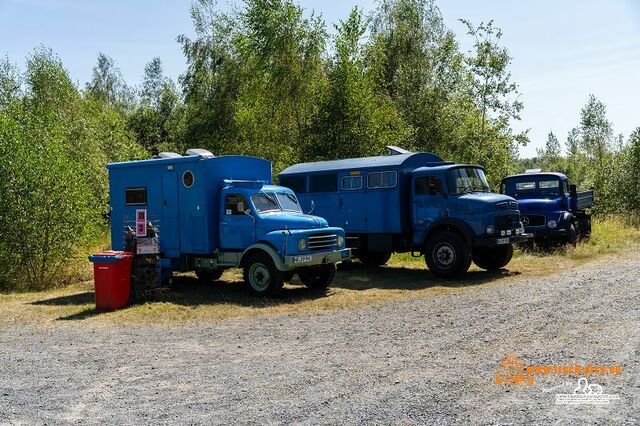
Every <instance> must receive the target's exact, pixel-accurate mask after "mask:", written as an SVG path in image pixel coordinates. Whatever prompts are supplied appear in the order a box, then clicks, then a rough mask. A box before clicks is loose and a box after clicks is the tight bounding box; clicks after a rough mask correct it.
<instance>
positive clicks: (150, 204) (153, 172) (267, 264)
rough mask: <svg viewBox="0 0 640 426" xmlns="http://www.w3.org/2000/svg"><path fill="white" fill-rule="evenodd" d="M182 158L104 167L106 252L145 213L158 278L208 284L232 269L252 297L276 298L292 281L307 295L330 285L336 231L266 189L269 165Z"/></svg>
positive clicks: (291, 196) (340, 248)
mask: <svg viewBox="0 0 640 426" xmlns="http://www.w3.org/2000/svg"><path fill="white" fill-rule="evenodd" d="M187 154H190V155H186V156H181V155H178V154H175V153H162V154H161V158H155V159H149V160H142V161H131V162H123V163H113V164H109V165H108V166H107V167H108V171H109V184H110V189H109V194H110V203H111V215H110V217H111V244H112V247H113V249H114V250H123V249H124V248H125V232H126V229H127V228H128V227H130V226H132V225H133V224H134V223H135V218H136V211H137V210H139V209H145V210H146V211H147V212H146V213H147V217H148V220H149V221H150V222H151V223H152V224H153V225H154V226H155V227H156V228H157V229H158V233H159V250H160V257H161V262H160V263H161V265H162V268H163V276H164V275H166V273H167V272H168V273H169V274H171V273H172V272H173V271H181V272H186V271H195V272H196V274H197V275H198V277H199V278H201V279H203V280H211V281H213V280H214V279H217V278H219V277H220V276H221V275H222V272H223V271H224V270H225V269H229V268H236V267H239V268H243V270H244V280H245V282H246V283H247V284H248V285H249V288H250V289H251V290H252V291H253V293H255V294H258V295H267V294H275V293H277V292H278V291H279V290H280V289H281V287H282V285H283V282H284V281H286V280H288V279H290V278H291V277H292V276H293V274H294V273H297V274H298V276H299V277H300V280H301V281H302V282H303V284H305V285H306V286H308V287H312V288H325V287H326V286H327V285H329V284H330V283H331V281H332V280H333V278H334V276H335V265H336V263H339V262H341V261H342V260H344V259H348V258H349V257H350V250H349V249H347V248H345V247H344V246H345V238H344V230H342V229H341V228H337V227H330V226H328V223H327V221H326V220H325V219H323V218H321V217H318V216H311V215H308V214H304V213H303V212H302V210H301V208H300V204H299V202H298V199H297V197H296V195H295V193H294V192H293V191H291V190H290V189H288V188H284V187H280V186H275V185H272V184H271V176H272V174H271V163H270V162H269V161H266V160H262V159H259V158H253V157H245V156H237V155H230V156H220V157H215V156H213V155H212V154H211V153H209V152H208V151H205V150H189V151H187Z"/></svg>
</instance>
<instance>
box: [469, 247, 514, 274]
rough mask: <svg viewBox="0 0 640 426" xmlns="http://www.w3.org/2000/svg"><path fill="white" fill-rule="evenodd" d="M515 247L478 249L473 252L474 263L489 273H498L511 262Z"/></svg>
mask: <svg viewBox="0 0 640 426" xmlns="http://www.w3.org/2000/svg"><path fill="white" fill-rule="evenodd" d="M511 257H513V246H512V245H511V244H508V245H506V246H496V247H492V248H484V249H481V248H477V249H475V250H474V251H473V262H474V263H475V264H476V265H478V267H480V268H482V269H486V270H487V271H497V270H498V269H500V268H502V267H504V266H506V265H507V263H509V262H511Z"/></svg>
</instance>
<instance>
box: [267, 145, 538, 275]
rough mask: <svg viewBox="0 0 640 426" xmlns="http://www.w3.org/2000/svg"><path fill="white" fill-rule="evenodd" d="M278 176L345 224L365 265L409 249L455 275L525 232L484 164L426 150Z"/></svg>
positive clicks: (503, 250)
mask: <svg viewBox="0 0 640 426" xmlns="http://www.w3.org/2000/svg"><path fill="white" fill-rule="evenodd" d="M396 152H397V149H396ZM279 182H280V185H282V186H286V187H289V188H292V189H293V190H294V191H295V192H296V194H298V197H299V200H300V201H301V203H302V206H303V208H304V209H312V210H313V212H314V213H315V214H318V215H319V216H322V217H324V218H326V219H327V220H328V222H329V224H331V225H332V226H340V227H342V228H344V230H345V232H346V236H347V246H348V247H352V248H354V252H355V253H357V257H358V258H359V260H360V261H361V262H362V263H364V264H368V265H383V264H385V263H386V262H387V261H388V260H389V258H390V256H391V253H392V252H412V254H416V255H424V256H425V261H426V264H427V266H428V267H429V269H430V270H431V271H432V272H433V273H434V274H436V275H438V276H441V277H452V276H456V275H460V274H462V273H464V272H466V271H467V269H469V266H470V264H471V260H473V261H474V262H475V263H476V264H477V265H478V266H479V267H481V268H484V269H488V270H493V269H498V268H502V267H503V266H505V265H506V264H507V263H509V261H510V260H511V256H512V254H513V244H514V243H516V242H522V241H525V240H526V239H527V238H528V236H527V235H525V234H524V229H523V227H522V224H521V223H520V213H519V212H518V205H517V202H516V201H515V200H514V199H513V198H511V197H508V196H505V195H500V194H495V193H492V192H491V190H490V189H489V184H488V183H487V179H486V177H485V174H484V169H483V168H482V167H480V166H476V165H469V164H454V163H451V162H446V161H444V160H443V159H442V158H440V157H438V156H436V155H434V154H431V153H427V152H421V153H410V152H406V151H400V153H398V154H395V155H388V156H379V157H367V158H352V159H345V160H335V161H321V162H315V163H303V164H296V165H294V166H291V167H289V168H287V169H285V170H284V171H283V172H282V173H280V176H279Z"/></svg>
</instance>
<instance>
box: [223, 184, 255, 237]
mask: <svg viewBox="0 0 640 426" xmlns="http://www.w3.org/2000/svg"><path fill="white" fill-rule="evenodd" d="M247 209H249V204H248V203H247V199H246V198H245V196H244V195H242V194H234V193H226V194H223V200H222V212H221V213H220V246H221V247H222V248H223V249H228V250H244V249H246V248H247V247H249V246H250V245H251V244H253V243H254V242H255V239H256V217H257V213H256V212H254V211H252V212H251V215H248V214H246V213H245V210H247Z"/></svg>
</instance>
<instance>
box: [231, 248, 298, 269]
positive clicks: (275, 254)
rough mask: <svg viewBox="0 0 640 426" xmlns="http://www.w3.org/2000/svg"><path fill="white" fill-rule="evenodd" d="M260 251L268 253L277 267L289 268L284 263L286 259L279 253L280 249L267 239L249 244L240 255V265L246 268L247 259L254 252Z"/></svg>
mask: <svg viewBox="0 0 640 426" xmlns="http://www.w3.org/2000/svg"><path fill="white" fill-rule="evenodd" d="M259 252H263V253H267V254H268V255H269V257H271V260H273V263H274V264H275V265H276V268H278V269H279V270H280V271H286V270H287V267H286V266H285V263H284V259H282V257H281V256H280V254H279V253H278V250H276V248H275V247H274V246H273V245H271V244H269V243H268V242H266V241H260V242H258V243H256V244H253V245H251V246H249V247H248V248H247V249H246V250H245V251H244V252H242V256H240V265H239V266H240V267H241V268H244V266H245V263H246V261H247V259H249V258H250V257H251V255H253V254H254V253H259Z"/></svg>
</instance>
